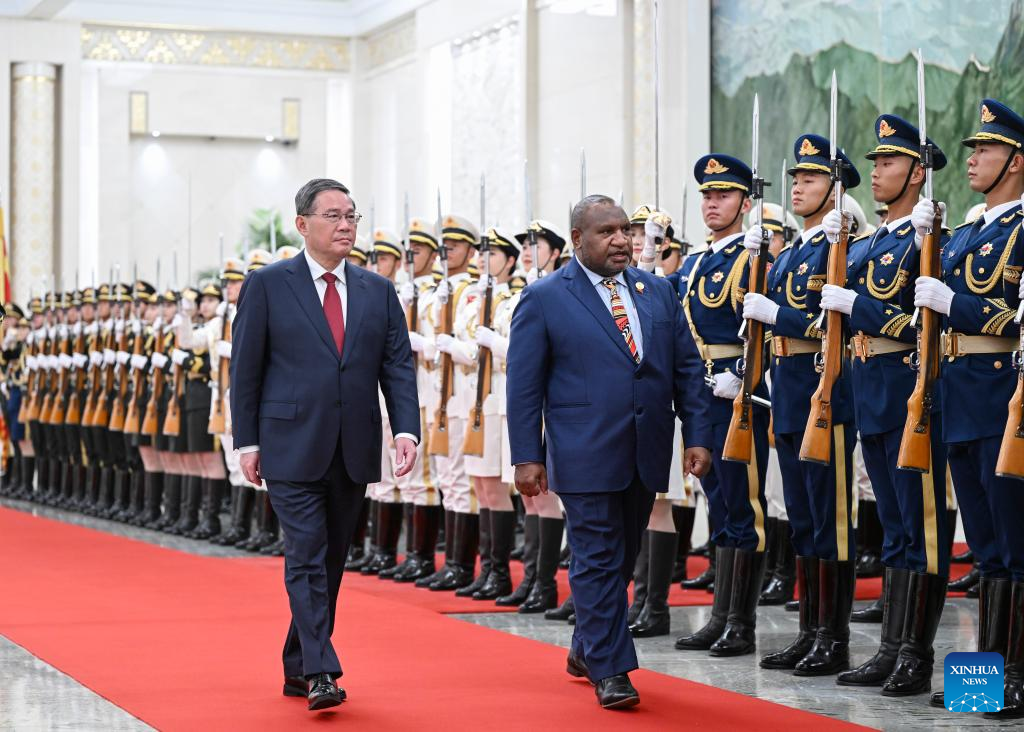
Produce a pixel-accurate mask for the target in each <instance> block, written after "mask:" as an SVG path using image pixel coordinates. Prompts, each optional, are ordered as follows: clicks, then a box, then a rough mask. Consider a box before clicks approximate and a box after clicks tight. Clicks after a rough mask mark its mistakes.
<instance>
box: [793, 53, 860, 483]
mask: <svg viewBox="0 0 1024 732" xmlns="http://www.w3.org/2000/svg"><path fill="white" fill-rule="evenodd" d="M837 102H838V87H837V84H836V72H835V71H833V72H832V103H831V120H830V125H829V128H830V129H829V147H830V148H831V156H830V157H831V159H832V160H831V163H832V164H831V169H832V170H831V175H832V185H833V187H834V188H835V194H836V202H835V208H836V210H837V211H839V213H840V214H842V213H843V181H842V168H843V162H842V160H840V159H839V153H838V152H837V148H836V122H837V120H836V113H837ZM841 220H842V222H843V223H842V226H841V227H840V229H839V239H838V240H837V241H836V243H835V244H832V245H831V246H830V247H829V251H828V274H827V277H826V281H827V282H828V284H830V285H837V286H838V287H845V286H846V254H847V249H848V247H849V240H850V227H849V225H848V224H847V223H846V217H845V216H843V217H842V219H841ZM823 321H824V323H825V330H824V333H823V335H822V337H821V354H820V359H818V360H817V363H816V364H815V365H816V366H817V367H818V370H819V372H820V373H821V379H820V380H819V382H818V388H817V390H815V392H814V394H813V395H812V396H811V411H810V413H809V414H808V415H807V428H806V429H805V430H804V439H803V443H802V444H801V445H800V459H801V460H806V461H808V462H812V463H821V464H822V465H828V464H829V463H830V462H831V460H832V391H833V389H834V387H835V385H836V382H837V381H839V376H840V374H841V373H842V370H843V360H844V359H845V357H846V344H845V342H844V338H843V314H842V313H840V312H839V311H837V310H825V311H823V312H822V316H821V318H819V319H818V322H819V323H821V322H823Z"/></svg>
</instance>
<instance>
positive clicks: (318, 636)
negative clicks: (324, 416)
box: [267, 445, 366, 678]
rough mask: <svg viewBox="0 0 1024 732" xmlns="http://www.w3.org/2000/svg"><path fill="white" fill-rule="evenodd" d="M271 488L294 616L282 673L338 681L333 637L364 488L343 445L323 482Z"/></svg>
mask: <svg viewBox="0 0 1024 732" xmlns="http://www.w3.org/2000/svg"><path fill="white" fill-rule="evenodd" d="M267 487H268V489H269V491H270V503H271V505H272V506H273V508H274V513H275V514H277V518H278V520H279V521H280V523H281V528H282V529H283V530H284V584H285V588H286V589H287V590H288V603H289V605H290V606H291V611H292V619H291V622H290V623H289V625H288V634H287V637H286V638H285V642H284V651H283V653H282V660H283V661H284V674H285V676H306V677H310V676H312V675H314V674H319V673H329V674H331V676H333V677H334V678H337V677H339V676H341V674H342V671H341V663H340V661H338V655H337V654H336V653H335V652H334V646H333V645H331V633H332V632H334V617H335V609H336V607H337V604H338V590H339V589H340V587H341V575H342V573H343V572H344V570H345V558H346V557H347V556H348V547H349V544H350V543H352V536H353V535H354V534H355V530H356V522H357V519H358V518H359V509H360V508H361V507H362V503H363V496H364V495H365V494H366V486H365V485H360V484H357V483H353V482H352V479H351V478H349V476H348V473H347V472H346V470H345V463H344V460H343V458H342V449H341V445H339V446H338V447H337V449H336V450H335V452H334V459H333V460H332V461H331V465H330V467H329V468H328V469H327V473H326V474H325V475H324V476H323V477H322V478H321V479H320V480H317V481H313V482H310V483H297V482H290V481H284V480H272V481H268V482H267Z"/></svg>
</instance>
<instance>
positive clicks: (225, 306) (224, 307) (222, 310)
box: [217, 300, 228, 318]
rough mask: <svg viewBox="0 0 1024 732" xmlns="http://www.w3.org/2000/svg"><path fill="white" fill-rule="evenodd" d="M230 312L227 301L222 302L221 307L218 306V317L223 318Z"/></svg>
mask: <svg viewBox="0 0 1024 732" xmlns="http://www.w3.org/2000/svg"><path fill="white" fill-rule="evenodd" d="M227 311H228V303H227V301H226V300H221V303H220V305H218V306H217V316H218V317H220V318H223V317H224V315H225V313H227Z"/></svg>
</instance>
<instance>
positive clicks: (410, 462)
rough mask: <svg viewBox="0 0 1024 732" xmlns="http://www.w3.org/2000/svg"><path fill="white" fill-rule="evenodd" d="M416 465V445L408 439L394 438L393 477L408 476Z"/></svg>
mask: <svg viewBox="0 0 1024 732" xmlns="http://www.w3.org/2000/svg"><path fill="white" fill-rule="evenodd" d="M415 464H416V443H415V442H413V441H412V440H410V439H409V438H408V437H396V438H395V477H396V478H401V477H402V476H403V475H408V474H409V471H410V470H412V468H413V466H414V465H415Z"/></svg>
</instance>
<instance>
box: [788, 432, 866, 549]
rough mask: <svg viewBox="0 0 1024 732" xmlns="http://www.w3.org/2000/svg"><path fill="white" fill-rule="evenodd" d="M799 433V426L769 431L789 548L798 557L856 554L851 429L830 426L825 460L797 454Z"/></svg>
mask: <svg viewBox="0 0 1024 732" xmlns="http://www.w3.org/2000/svg"><path fill="white" fill-rule="evenodd" d="M803 439H804V433H803V432H792V433H789V434H784V435H775V449H776V451H777V452H778V455H779V470H780V472H781V473H782V497H783V499H784V500H785V502H786V513H787V514H788V515H789V528H790V532H791V533H792V538H793V548H794V549H795V550H796V553H797V555H798V556H801V557H818V558H819V559H831V560H839V561H846V560H849V561H853V560H855V559H856V558H857V550H856V536H855V535H854V530H853V506H852V500H853V448H854V447H856V445H857V432H856V430H855V428H854V426H853V425H852V424H837V425H835V426H834V427H833V428H832V460H831V461H830V462H829V464H828V465H820V464H818V463H810V462H806V461H804V460H800V457H799V456H800V444H801V443H802V442H803Z"/></svg>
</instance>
